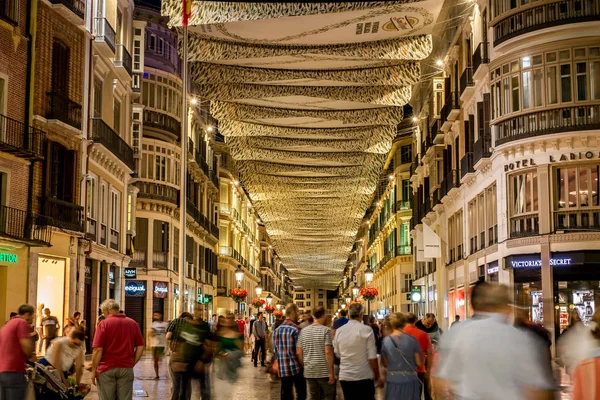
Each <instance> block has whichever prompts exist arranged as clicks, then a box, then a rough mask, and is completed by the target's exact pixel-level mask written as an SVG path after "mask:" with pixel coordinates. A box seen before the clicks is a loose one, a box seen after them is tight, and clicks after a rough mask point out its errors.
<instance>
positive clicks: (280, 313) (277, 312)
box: [273, 311, 283, 318]
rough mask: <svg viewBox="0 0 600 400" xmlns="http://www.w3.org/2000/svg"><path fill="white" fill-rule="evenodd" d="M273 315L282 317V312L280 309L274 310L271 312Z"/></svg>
mask: <svg viewBox="0 0 600 400" xmlns="http://www.w3.org/2000/svg"><path fill="white" fill-rule="evenodd" d="M273 315H274V316H276V317H277V318H279V317H283V312H282V311H275V312H274V313H273Z"/></svg>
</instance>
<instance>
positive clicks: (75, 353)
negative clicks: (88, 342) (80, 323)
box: [39, 329, 85, 385]
mask: <svg viewBox="0 0 600 400" xmlns="http://www.w3.org/2000/svg"><path fill="white" fill-rule="evenodd" d="M84 340H85V333H84V332H83V331H82V330H81V329H73V330H72V331H71V334H70V335H69V336H65V337H61V338H57V339H55V340H53V341H52V345H51V346H50V347H49V348H48V350H47V351H46V356H45V357H44V358H42V359H41V360H40V361H39V363H40V364H42V365H46V366H51V367H53V368H55V369H56V370H57V371H58V373H59V374H60V379H61V380H62V381H63V383H64V384H65V385H68V382H67V377H68V376H69V375H70V373H69V371H71V370H72V369H73V366H75V382H77V385H79V383H80V382H81V375H82V374H83V350H82V349H81V343H82V342H83V341H84Z"/></svg>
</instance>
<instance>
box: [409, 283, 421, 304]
mask: <svg viewBox="0 0 600 400" xmlns="http://www.w3.org/2000/svg"><path fill="white" fill-rule="evenodd" d="M421 299H422V296H421V287H420V286H413V288H412V290H411V291H410V300H411V301H412V302H413V303H420V302H421Z"/></svg>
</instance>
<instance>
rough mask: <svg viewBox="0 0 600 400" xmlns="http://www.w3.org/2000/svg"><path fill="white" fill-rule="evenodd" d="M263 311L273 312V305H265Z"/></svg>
mask: <svg viewBox="0 0 600 400" xmlns="http://www.w3.org/2000/svg"><path fill="white" fill-rule="evenodd" d="M265 311H266V312H268V313H269V314H273V312H274V311H275V306H266V307H265Z"/></svg>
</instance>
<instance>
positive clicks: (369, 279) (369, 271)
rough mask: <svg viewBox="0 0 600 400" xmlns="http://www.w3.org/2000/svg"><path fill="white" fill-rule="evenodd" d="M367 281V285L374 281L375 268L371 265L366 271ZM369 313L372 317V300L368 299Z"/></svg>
mask: <svg viewBox="0 0 600 400" xmlns="http://www.w3.org/2000/svg"><path fill="white" fill-rule="evenodd" d="M365 282H367V286H368V285H370V284H371V282H373V270H372V269H371V267H367V270H366V271H365ZM367 314H369V318H370V317H371V300H370V298H369V300H367Z"/></svg>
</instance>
